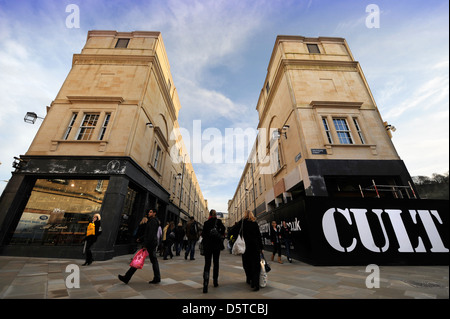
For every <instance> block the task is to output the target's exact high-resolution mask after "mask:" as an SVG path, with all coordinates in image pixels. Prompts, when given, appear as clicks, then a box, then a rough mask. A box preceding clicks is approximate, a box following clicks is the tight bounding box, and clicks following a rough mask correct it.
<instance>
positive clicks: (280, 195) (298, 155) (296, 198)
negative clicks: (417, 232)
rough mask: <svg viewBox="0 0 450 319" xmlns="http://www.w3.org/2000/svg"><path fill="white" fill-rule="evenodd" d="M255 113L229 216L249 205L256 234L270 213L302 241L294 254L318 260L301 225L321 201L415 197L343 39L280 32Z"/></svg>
mask: <svg viewBox="0 0 450 319" xmlns="http://www.w3.org/2000/svg"><path fill="white" fill-rule="evenodd" d="M256 110H257V111H258V115H259V124H258V137H257V139H256V141H255V143H254V146H253V150H252V152H251V154H250V156H249V159H248V161H247V163H246V166H245V167H244V170H243V173H242V175H241V178H240V181H239V183H238V186H237V188H236V191H235V193H234V196H233V198H232V199H230V200H229V202H228V211H229V215H230V222H231V223H234V222H236V221H239V220H240V219H241V218H242V215H243V213H244V211H245V210H247V209H248V210H251V211H253V212H254V213H255V215H256V216H257V218H258V220H259V223H260V228H261V231H262V232H263V233H264V232H266V233H267V231H268V223H270V221H271V220H276V221H277V222H278V224H279V223H280V222H281V221H282V220H288V221H289V222H290V223H291V225H292V227H293V228H294V229H295V231H296V234H297V235H298V237H297V239H298V242H299V243H300V242H303V246H302V247H300V246H301V245H300V244H299V245H298V246H297V253H298V256H300V257H303V259H304V260H309V261H311V262H312V263H315V262H317V260H318V259H320V258H321V257H318V258H316V256H314V257H313V253H316V252H313V249H312V248H311V247H312V245H313V243H312V241H313V239H312V238H313V237H311V236H316V235H317V234H316V233H312V232H313V231H312V230H311V229H312V228H310V231H309V233H308V231H305V227H306V225H307V223H308V222H309V221H311V220H313V218H311V217H308V216H309V214H316V211H318V210H320V209H319V208H318V206H317V205H318V204H319V203H320V202H324V201H328V202H329V205H331V206H330V207H352V206H351V205H350V204H352V203H354V204H356V202H354V201H353V202H352V201H351V200H360V199H364V200H366V201H365V202H359V203H358V205H363V206H364V205H365V204H367V203H368V202H369V201H370V200H372V199H379V200H381V201H378V202H377V204H380V203H381V202H382V201H383V202H386V201H391V200H398V201H397V202H396V203H397V204H398V203H400V202H404V201H407V200H418V199H419V194H418V193H417V190H416V189H415V186H414V184H413V182H412V180H411V177H410V174H409V173H408V170H407V168H406V166H405V164H404V162H403V161H402V160H401V158H400V157H399V155H398V154H397V152H396V149H395V147H394V145H393V143H392V140H391V138H392V135H391V131H392V130H393V126H392V125H389V124H388V123H387V122H385V121H383V119H382V117H381V115H380V112H379V110H378V108H377V105H376V103H375V100H374V98H373V96H372V93H371V91H370V88H369V85H368V84H367V81H366V79H365V77H364V74H363V71H362V69H361V66H360V64H359V63H358V62H357V61H355V60H354V58H353V55H352V53H351V51H350V48H349V46H348V45H347V42H346V41H345V39H343V38H330V37H319V38H308V37H302V36H278V37H277V38H276V41H275V46H274V48H273V52H272V55H271V58H270V62H269V66H268V69H267V75H266V78H265V80H264V84H263V88H262V90H261V93H260V96H259V100H258V103H257V105H256ZM314 199H316V201H314ZM333 200H334V202H331V201H333ZM342 200H344V201H345V202H344V203H343V202H342ZM338 201H340V202H339V203H338ZM345 203H347V204H345ZM416 203H417V202H416ZM333 205H334V206H333ZM338 205H340V206H338ZM342 205H344V206H342ZM345 205H350V206H345ZM445 205H447V207H448V202H447V203H446V204H445ZM357 207H360V206H357ZM322 213H323V212H322ZM317 215H320V213H319V212H317V214H316V215H315V216H314V218H317ZM445 215H448V209H447V211H446V212H445ZM300 216H301V217H300ZM301 218H302V219H303V220H301V221H300V219H301ZM324 218H325V217H324ZM375 218H376V217H375ZM445 218H447V217H445ZM338 219H339V218H336V219H333V221H335V220H338ZM324 220H325V219H324ZM348 220H349V222H350V224H352V221H353V220H352V219H350V217H349V219H348ZM317 222H318V223H320V220H318V221H317ZM302 224H303V230H304V231H301V229H302ZM353 225H354V222H353ZM314 227H315V226H314ZM326 227H332V228H333V227H334V226H329V225H326V223H325V222H323V225H321V226H320V227H318V228H315V231H316V230H317V231H318V232H321V233H322V234H323V233H326V230H324V229H326ZM394 227H395V226H394ZM399 227H400V226H399ZM331 232H332V233H333V234H336V233H337V231H335V230H334V228H333V230H332V231H331ZM444 232H445V233H446V235H445V236H447V237H448V232H447V231H444ZM445 236H444V237H445ZM314 240H315V239H314ZM383 240H387V238H385V239H383V238H381V239H380V241H383ZM446 241H448V238H447V239H446ZM325 242H326V241H325ZM350 242H351V241H350ZM266 243H267V244H270V241H268V240H267V241H266ZM306 243H309V244H306ZM326 244H327V245H328V244H329V242H328V243H326ZM377 244H379V243H377ZM308 245H309V246H308ZM380 245H381V244H380ZM306 246H308V247H306ZM328 246H329V245H328ZM444 250H445V249H444ZM322 251H323V252H326V249H322ZM447 252H448V249H447ZM339 258H341V257H337V259H339ZM447 258H448V256H447ZM344 259H345V258H342V260H344ZM355 260H361V259H358V258H356V259H355V258H354V259H353V261H351V262H355ZM362 260H364V258H363V259H362ZM447 260H448V259H447ZM320 262H321V263H322V262H324V263H326V262H327V261H326V260H325V259H323V260H322V259H321V260H320ZM333 262H336V261H333ZM364 262H365V261H364ZM447 262H448V261H447Z"/></svg>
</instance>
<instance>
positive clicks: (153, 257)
mask: <svg viewBox="0 0 450 319" xmlns="http://www.w3.org/2000/svg"><path fill="white" fill-rule="evenodd" d="M149 253H150V251H149ZM148 257H149V258H150V262H151V263H152V267H153V280H161V274H160V272H159V264H158V259H157V258H156V249H153V250H152V252H151V253H150V254H149V255H148ZM136 270H137V268H134V267H130V269H128V271H127V273H126V274H125V279H126V281H130V279H131V277H133V275H134V273H135V272H136Z"/></svg>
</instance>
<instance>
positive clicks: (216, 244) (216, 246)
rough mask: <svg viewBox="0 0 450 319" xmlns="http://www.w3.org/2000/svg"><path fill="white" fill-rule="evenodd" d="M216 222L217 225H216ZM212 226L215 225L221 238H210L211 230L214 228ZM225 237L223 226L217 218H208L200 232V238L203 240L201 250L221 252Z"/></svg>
mask: <svg viewBox="0 0 450 319" xmlns="http://www.w3.org/2000/svg"><path fill="white" fill-rule="evenodd" d="M216 222H217V224H216ZM214 225H216V228H217V230H218V232H219V234H220V236H221V238H220V239H219V240H217V239H216V238H213V237H211V235H210V233H211V229H213V228H214ZM224 236H225V226H224V225H223V223H222V221H221V220H220V219H218V218H210V219H208V220H207V221H206V222H205V224H204V225H203V231H202V238H203V241H202V242H203V248H204V249H205V251H214V250H221V249H223V248H224V246H223V239H224Z"/></svg>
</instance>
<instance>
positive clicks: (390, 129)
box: [384, 124, 397, 132]
mask: <svg viewBox="0 0 450 319" xmlns="http://www.w3.org/2000/svg"><path fill="white" fill-rule="evenodd" d="M384 127H385V128H386V131H392V132H395V131H396V130H397V129H396V128H395V126H394V125H391V124H386V125H385V126H384Z"/></svg>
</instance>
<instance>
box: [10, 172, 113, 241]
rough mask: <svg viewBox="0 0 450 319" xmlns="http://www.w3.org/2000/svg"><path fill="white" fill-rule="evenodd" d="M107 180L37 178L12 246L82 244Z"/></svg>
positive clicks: (101, 200)
mask: <svg viewBox="0 0 450 319" xmlns="http://www.w3.org/2000/svg"><path fill="white" fill-rule="evenodd" d="M107 187H108V180H80V179H77V180H68V179H38V180H37V181H36V183H35V185H34V187H33V190H32V192H31V196H30V198H29V200H28V203H27V205H26V207H25V209H24V211H23V213H22V216H21V218H20V221H19V223H18V224H17V227H16V229H15V231H14V234H13V235H12V238H11V241H10V244H11V245H15V244H16V245H17V244H18V245H24V244H25V245H27V244H28V245H46V246H56V245H61V246H67V245H68V246H70V245H79V244H80V243H81V242H82V240H83V238H84V237H85V235H86V228H87V225H88V223H89V221H90V220H91V218H92V216H93V215H94V214H95V213H99V212H100V208H101V206H102V202H103V198H104V195H105V192H106V189H107Z"/></svg>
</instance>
